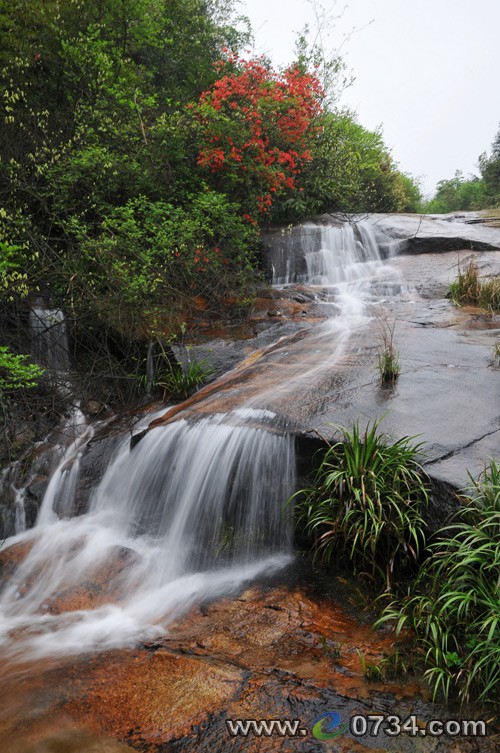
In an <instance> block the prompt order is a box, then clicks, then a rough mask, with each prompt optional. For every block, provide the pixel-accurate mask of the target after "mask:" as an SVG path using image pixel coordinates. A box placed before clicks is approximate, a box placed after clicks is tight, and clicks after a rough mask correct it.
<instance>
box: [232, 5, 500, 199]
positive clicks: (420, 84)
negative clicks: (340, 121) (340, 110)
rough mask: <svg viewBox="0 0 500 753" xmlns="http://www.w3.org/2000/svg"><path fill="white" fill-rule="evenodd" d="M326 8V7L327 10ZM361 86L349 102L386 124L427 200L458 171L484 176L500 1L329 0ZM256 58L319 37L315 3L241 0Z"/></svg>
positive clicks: (498, 55)
mask: <svg viewBox="0 0 500 753" xmlns="http://www.w3.org/2000/svg"><path fill="white" fill-rule="evenodd" d="M317 7H320V6H319V4H318V3H317ZM323 7H324V8H325V9H327V10H330V9H331V14H330V16H331V17H332V18H334V17H336V16H339V15H340V16H341V17H340V18H339V19H338V20H337V21H335V22H334V26H333V28H332V29H331V31H330V36H329V39H327V40H326V41H325V44H324V47H325V49H326V50H327V51H328V52H335V51H338V50H340V54H341V55H342V57H343V59H344V62H345V63H346V64H347V68H348V69H349V70H351V71H352V74H353V75H354V77H355V82H354V84H353V85H352V86H350V87H348V88H347V89H346V90H345V91H344V93H343V95H342V98H341V100H340V104H341V105H344V106H345V107H348V108H349V109H351V110H352V111H354V112H355V113H356V114H357V118H358V121H359V122H360V123H361V124H362V125H363V126H365V127H366V128H369V129H374V128H377V127H379V126H381V127H382V132H383V135H384V140H385V143H386V144H387V146H388V147H390V149H391V150H392V154H393V157H394V159H395V160H396V162H397V163H398V164H399V168H400V169H401V170H402V171H403V172H408V173H410V174H411V175H413V176H414V177H415V178H419V179H420V182H421V186H422V189H423V191H424V193H425V194H426V195H427V196H430V195H432V194H433V193H434V191H435V188H436V184H437V182H438V181H439V180H443V179H448V178H452V177H453V176H454V174H455V171H456V170H461V171H462V172H463V173H464V175H465V176H468V175H469V174H475V175H477V174H478V172H479V171H478V166H477V162H478V157H479V155H480V154H481V153H482V152H484V151H489V150H490V147H491V143H492V141H493V140H494V138H495V136H496V134H497V132H498V130H499V128H500V0H336V1H335V0H323ZM240 9H241V12H242V13H244V14H245V15H247V16H248V18H249V19H250V21H251V24H252V28H253V31H254V38H255V47H254V52H255V53H256V54H267V55H269V56H270V57H271V59H272V60H273V62H274V63H275V65H284V64H286V63H289V62H291V61H292V60H293V58H294V45H295V40H296V38H297V33H298V32H299V31H301V30H302V28H303V27H304V25H305V24H306V23H309V25H310V27H311V29H312V30H314V31H315V30H316V28H317V26H316V24H315V14H314V11H313V7H312V4H311V2H310V0H241V5H240Z"/></svg>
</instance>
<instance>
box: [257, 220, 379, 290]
mask: <svg viewBox="0 0 500 753" xmlns="http://www.w3.org/2000/svg"><path fill="white" fill-rule="evenodd" d="M266 247H267V254H268V256H269V259H270V266H271V271H272V282H273V285H291V284H293V283H302V284H306V285H322V286H331V285H335V284H337V283H342V282H354V281H356V280H358V279H360V277H366V276H367V274H369V273H370V270H373V269H375V268H376V267H377V266H379V265H380V262H381V260H382V257H381V253H380V246H379V241H378V238H377V236H376V233H375V229H374V227H373V226H372V225H371V224H370V223H369V222H367V221H365V220H360V221H358V222H354V223H347V224H346V223H344V224H342V225H340V226H338V225H333V224H331V223H330V224H329V223H326V222H306V223H304V224H302V225H299V226H297V227H294V228H292V229H291V230H290V231H289V232H288V233H285V234H283V233H279V234H277V233H274V234H271V235H269V236H268V237H267V238H266Z"/></svg>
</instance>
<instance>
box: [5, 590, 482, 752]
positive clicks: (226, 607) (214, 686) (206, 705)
mask: <svg viewBox="0 0 500 753" xmlns="http://www.w3.org/2000/svg"><path fill="white" fill-rule="evenodd" d="M391 650H392V636H391V634H390V633H384V632H373V631H371V630H370V629H369V628H368V627H363V626H361V625H360V624H359V623H358V622H357V621H356V619H355V618H353V617H351V616H350V615H349V614H347V613H346V611H345V610H344V609H343V608H342V607H340V606H339V604H338V603H336V602H331V601H325V600H324V599H315V598H312V597H311V596H309V595H307V594H305V593H304V592H302V591H300V590H288V589H286V588H273V589H270V590H264V591H262V590H260V589H258V588H252V589H249V590H247V591H245V592H244V593H242V594H241V595H240V597H238V598H235V599H233V600H229V599H224V600H220V601H216V602H212V603H211V604H208V605H206V606H205V607H204V608H202V609H199V608H194V609H192V610H191V612H189V614H187V615H186V616H184V617H182V618H179V619H177V620H176V622H175V623H172V624H171V625H170V626H169V630H168V634H167V635H166V636H165V638H163V639H160V640H158V641H156V642H155V643H154V644H148V645H145V646H144V647H143V648H135V649H130V650H125V649H123V650H114V651H109V652H106V653H103V654H99V655H94V656H92V657H86V658H83V659H81V660H79V659H70V660H68V662H66V663H63V664H61V663H59V664H57V663H56V664H54V663H53V662H52V664H51V663H50V662H49V663H47V662H45V663H44V664H40V665H36V664H34V665H33V666H31V667H30V666H28V667H25V670H28V673H27V674H26V675H25V676H26V680H25V681H24V682H23V684H22V686H17V696H16V693H13V691H12V688H11V689H10V698H11V699H12V697H13V696H14V697H15V700H16V703H17V704H18V706H17V711H15V710H14V709H13V708H11V712H10V713H9V714H8V715H7V716H5V717H4V718H3V719H2V721H1V722H0V732H1V733H3V735H4V736H5V739H14V736H15V734H17V736H18V739H19V740H20V741H21V742H22V741H23V740H24V741H25V740H26V739H28V740H30V742H31V743H32V744H33V745H36V744H38V745H39V746H43V745H45V744H47V745H48V744H49V743H50V740H51V737H50V735H47V730H46V729H45V730H44V726H45V727H46V726H47V724H49V723H51V724H54V723H55V721H56V720H63V724H62V728H63V730H64V729H65V728H67V729H76V730H79V729H81V728H82V727H85V733H84V734H85V735H87V736H88V737H87V739H88V741H89V745H90V744H91V743H92V744H93V743H94V741H95V740H99V741H100V740H104V741H105V740H106V739H107V740H109V738H111V739H112V740H114V741H116V742H117V744H118V743H120V744H125V745H131V746H132V747H133V748H134V749H138V750H147V751H149V752H150V753H166V751H170V750H172V751H174V750H175V751H186V753H187V752H189V753H192V752H193V751H196V753H205V751H206V753H213V751H217V752H219V753H228V752H229V753H232V752H233V751H234V753H237V752H239V751H245V753H247V751H255V753H257V752H260V751H291V750H292V749H293V750H294V751H296V750H297V751H300V752H302V753H311V752H312V753H320V751H323V750H324V744H323V743H322V742H320V741H318V740H315V739H314V738H313V736H312V735H311V726H312V723H313V721H314V720H315V719H316V718H317V717H318V716H319V715H320V714H323V713H325V712H327V711H337V713H339V714H340V715H341V717H342V719H343V720H349V718H350V717H351V716H352V715H353V714H369V713H383V714H398V715H399V716H401V717H402V718H406V717H407V716H408V715H409V714H416V715H417V717H418V718H419V719H420V720H422V721H427V720H429V719H432V718H443V714H444V710H443V709H442V708H440V707H439V706H436V705H434V704H431V703H430V702H429V701H428V693H427V691H426V689H425V687H423V686H420V685H419V684H418V683H416V682H415V680H414V679H409V680H408V679H407V680H404V679H403V680H391V681H380V682H368V681H367V679H366V678H365V677H364V674H363V668H362V665H361V661H360V658H359V656H360V653H361V655H362V656H363V657H364V660H365V661H366V663H368V664H370V663H373V664H378V663H379V662H380V660H381V659H382V658H383V657H384V655H386V654H387V653H390V652H391ZM11 676H12V673H11ZM41 688H46V690H45V694H44V695H43V696H40V695H39V692H40V689H41ZM49 689H50V690H49ZM3 692H4V693H5V692H9V688H8V686H7V687H5V686H4V688H3ZM27 709H30V710H31V711H30V714H29V715H26V716H24V717H23V716H22V714H23V710H24V713H25V714H26V711H27ZM227 719H257V720H259V719H266V720H268V719H297V720H299V721H300V725H301V729H304V730H305V732H304V734H303V735H298V736H297V738H294V739H293V740H292V739H290V738H280V737H278V736H271V737H269V736H268V737H261V738H258V737H255V736H253V735H250V736H248V737H241V738H234V737H231V736H230V734H229V732H228V729H227V726H226V721H227ZM42 730H44V732H43V734H42V732H41V731H42ZM80 734H83V733H80ZM37 735H40V736H41V738H42V739H41V740H38V741H37ZM52 735H54V732H52ZM61 735H62V737H61V739H63V740H65V743H64V744H66V740H67V737H68V736H67V734H66V733H65V732H62V733H61ZM52 739H53V738H52ZM73 742H74V743H75V745H77V744H79V742H80V741H79V740H78V739H77V740H76V741H73ZM73 742H72V741H71V740H70V744H71V745H73ZM416 742H418V743H419V745H418V746H415V743H416ZM421 742H422V745H420V743H421ZM423 743H425V745H424V744H423ZM480 743H484V740H479V741H477V742H475V741H474V740H472V741H467V740H463V739H460V740H455V741H453V740H451V739H443V738H439V739H438V738H432V739H431V738H427V739H426V740H424V741H422V740H418V741H415V739H414V738H410V737H407V739H405V740H402V739H401V738H400V739H391V738H389V737H387V736H385V735H380V736H379V737H378V738H366V737H365V738H357V739H354V738H353V736H352V735H350V733H348V732H347V733H345V734H343V735H342V736H339V737H338V738H336V739H335V743H330V744H329V745H334V747H333V748H332V750H336V751H338V752H340V751H342V752H344V751H345V753H352V751H354V750H356V751H358V752H359V753H362V751H365V750H369V749H372V750H373V749H374V748H376V749H378V750H385V751H388V752H390V753H392V752H393V751H394V753H396V751H398V752H401V751H415V750H417V751H422V753H434V751H436V753H437V751H438V750H439V751H440V753H466V752H469V751H470V753H472V751H474V753H478V751H479V750H481V753H484V751H486V748H485V747H484V745H480ZM106 744H107V745H110V743H106ZM292 746H293V748H292ZM61 749H62V750H68V751H70V752H71V753H73V751H75V753H76V751H79V750H80V748H78V747H76V748H73V747H68V748H64V747H62V748H61ZM19 750H20V751H21V752H22V753H27V746H26V745H25V746H24V747H22V748H20V749H19ZM45 750H51V748H50V747H49V748H44V747H39V748H36V747H34V748H33V753H35V752H36V753H41V752H42V751H45ZM57 750H59V749H57ZM90 750H92V748H89V751H90ZM98 750H99V751H100V753H101V751H102V753H104V751H107V750H108V749H107V748H106V747H105V743H104V742H103V747H102V748H98ZM116 751H120V748H119V747H117V748H116ZM9 753H11V752H10V751H9ZM13 753H14V751H13ZM110 753H115V748H113V747H111V748H110Z"/></svg>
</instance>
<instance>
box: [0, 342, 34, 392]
mask: <svg viewBox="0 0 500 753" xmlns="http://www.w3.org/2000/svg"><path fill="white" fill-rule="evenodd" d="M43 371H44V370H43V369H42V368H40V367H39V366H37V365H36V364H33V363H29V362H28V356H25V355H15V354H14V353H12V351H10V350H9V348H7V347H5V346H4V345H2V346H0V404H4V403H5V402H6V401H7V400H8V397H9V395H10V393H11V392H12V391H13V390H18V389H22V388H29V387H34V386H35V385H36V384H37V382H38V380H39V379H40V377H41V376H42V375H43Z"/></svg>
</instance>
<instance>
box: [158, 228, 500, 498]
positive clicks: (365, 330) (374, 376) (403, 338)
mask: <svg viewBox="0 0 500 753" xmlns="http://www.w3.org/2000/svg"><path fill="white" fill-rule="evenodd" d="M444 224H447V225H448V224H450V225H451V223H444ZM486 229H488V228H486ZM483 230H485V229H484V228H483ZM495 232H497V233H498V234H500V230H498V231H495ZM473 258H475V259H476V261H477V264H478V266H479V269H480V273H481V274H483V275H492V274H498V273H499V271H500V254H498V253H497V252H481V253H472V252H468V251H463V252H461V253H459V254H458V255H457V253H455V252H449V251H448V252H442V253H433V254H432V253H428V254H425V255H403V256H399V257H396V258H393V259H391V260H390V261H389V262H387V263H388V264H389V266H390V268H391V269H392V271H393V273H394V274H395V275H396V276H397V278H398V279H399V280H400V283H399V292H398V293H397V294H396V295H387V296H386V297H385V298H383V299H382V305H379V306H377V307H372V308H371V309H369V313H370V314H371V318H370V319H367V320H366V321H365V322H364V323H363V324H362V326H358V327H356V328H354V329H353V331H352V332H351V333H350V335H349V338H348V340H347V342H346V343H345V344H344V347H343V351H342V353H341V354H340V356H338V354H337V352H336V350H335V342H336V341H335V337H336V336H337V333H336V332H335V318H333V319H331V320H329V322H325V325H323V330H321V326H320V328H318V322H317V321H316V322H309V321H305V322H304V323H303V324H302V326H300V327H298V326H297V323H296V322H295V321H292V322H291V323H290V325H289V327H288V328H287V325H286V324H284V325H283V326H282V329H281V333H282V337H281V338H280V339H279V340H278V341H276V342H275V343H274V344H272V345H270V346H267V347H264V348H262V349H260V350H255V351H254V352H253V353H252V354H251V355H250V356H249V357H247V358H246V360H244V361H242V362H241V363H240V364H239V366H238V367H237V368H235V369H234V370H233V371H231V372H229V373H228V374H226V375H225V376H224V377H223V378H222V379H220V380H218V381H217V382H214V383H212V384H211V385H209V386H208V387H207V388H206V389H203V390H200V392H198V393H197V394H196V395H195V396H194V397H193V398H191V399H190V400H189V401H187V402H186V403H184V404H182V405H180V406H176V408H175V409H173V410H172V411H169V412H166V413H165V415H164V416H163V417H162V418H160V419H157V420H156V421H155V422H154V424H152V425H151V426H158V425H161V424H162V423H165V422H168V421H171V420H175V419H176V418H178V417H189V416H195V415H199V414H206V413H216V412H226V411H228V410H232V409H234V408H238V407H240V406H242V405H258V406H259V407H262V408H266V409H268V410H271V411H274V412H275V413H276V415H277V419H276V422H277V423H276V425H277V426H279V427H280V430H283V431H291V432H295V433H297V434H309V435H311V436H317V434H318V433H319V434H320V435H321V436H322V437H325V438H327V439H330V438H332V437H333V436H335V434H336V427H337V426H347V427H349V426H352V425H353V423H354V422H355V421H357V420H361V423H363V422H365V423H366V422H368V421H373V420H379V419H381V418H382V417H384V416H385V418H384V419H383V423H382V426H381V429H382V430H383V431H385V432H386V433H388V434H389V435H392V436H394V437H395V438H397V437H401V436H414V435H418V439H419V441H421V442H423V443H424V452H425V456H424V458H423V460H424V464H425V467H426V470H427V471H428V473H429V474H430V475H431V476H432V477H433V478H434V479H436V481H437V482H438V483H445V484H448V485H450V486H452V487H454V488H462V487H464V486H466V485H467V484H468V483H469V482H470V479H469V475H468V474H469V473H471V474H472V475H473V476H477V475H478V474H479V473H480V472H481V470H482V469H483V467H484V464H485V463H486V462H488V460H489V458H490V457H495V456H496V457H498V450H499V447H500V417H499V413H498V405H499V404H500V401H499V397H500V385H499V366H498V361H495V357H494V350H495V343H497V342H498V339H499V330H500V321H499V318H498V316H495V315H492V314H488V313H487V312H484V311H480V310H478V309H458V308H457V307H455V306H454V305H453V304H452V303H451V302H450V301H449V300H448V299H447V298H446V293H447V289H448V286H449V283H450V282H451V281H452V280H453V279H454V278H455V277H456V274H457V266H458V264H461V265H465V264H466V263H467V262H468V261H469V260H471V259H473ZM302 305H303V306H304V307H305V306H306V304H302ZM312 305H316V304H312ZM384 320H385V321H386V322H392V323H395V343H394V344H395V348H396V350H397V351H398V352H399V354H400V361H401V375H400V377H399V379H398V381H397V383H396V384H395V385H394V387H385V388H384V387H381V386H380V378H379V373H378V367H377V359H378V354H379V353H380V352H381V349H382V335H381V327H382V328H383V322H384ZM330 325H331V327H333V329H332V328H331V327H330ZM328 327H330V329H328ZM287 332H288V333H289V334H287ZM318 332H319V333H320V334H318ZM321 332H322V334H321ZM245 343H246V346H247V348H248V347H249V345H250V344H251V341H250V342H249V341H245ZM203 348H204V350H203V353H204V354H205V355H207V354H208V350H209V349H208V347H207V346H206V345H205V346H203ZM194 350H195V351H196V348H195V349H194Z"/></svg>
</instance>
